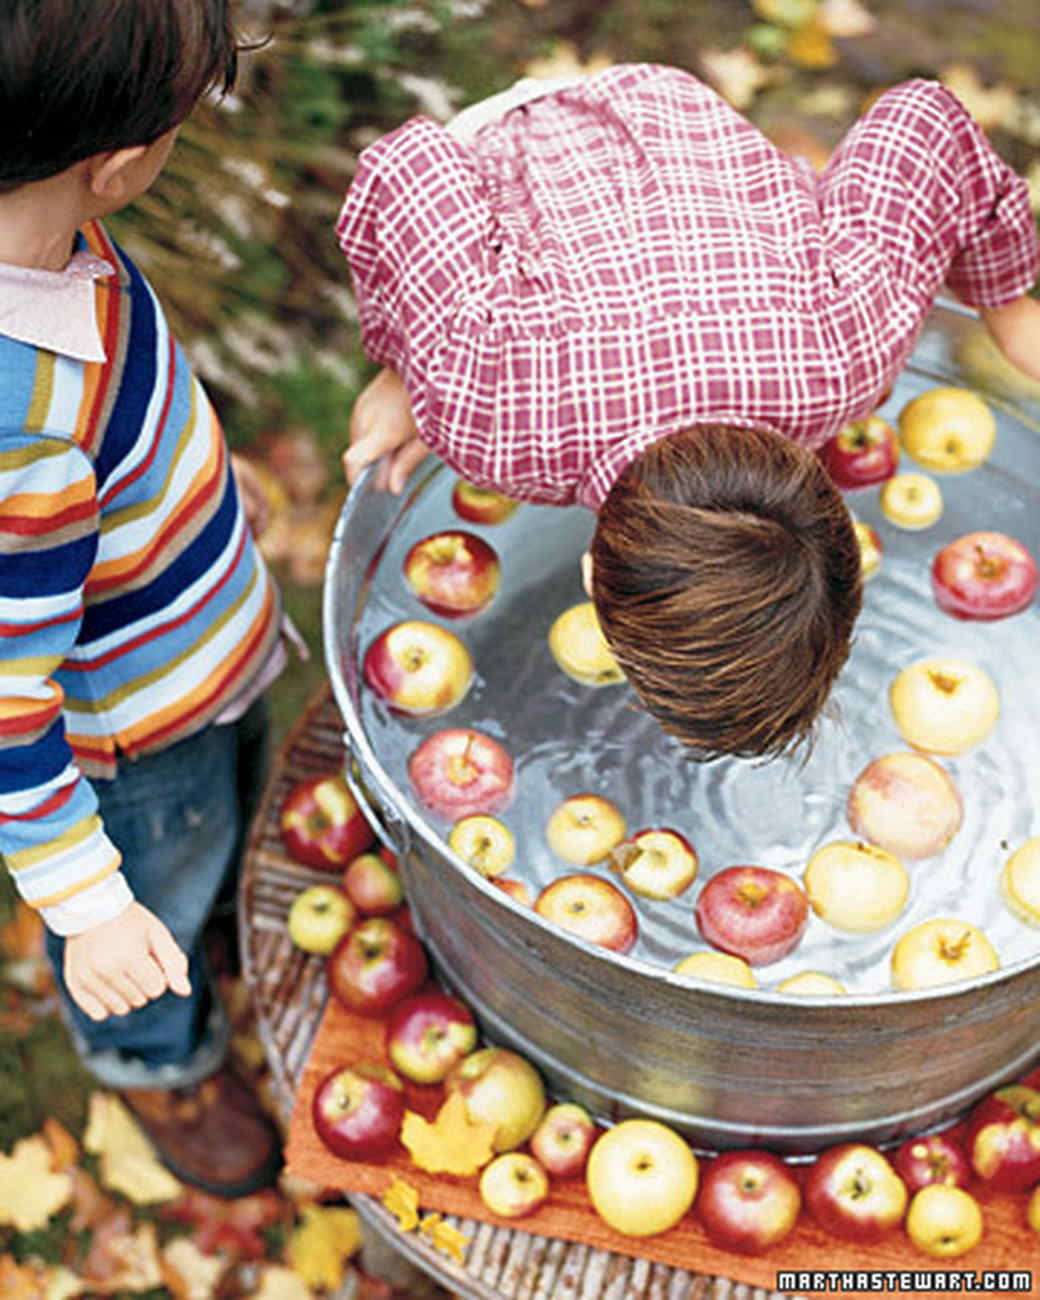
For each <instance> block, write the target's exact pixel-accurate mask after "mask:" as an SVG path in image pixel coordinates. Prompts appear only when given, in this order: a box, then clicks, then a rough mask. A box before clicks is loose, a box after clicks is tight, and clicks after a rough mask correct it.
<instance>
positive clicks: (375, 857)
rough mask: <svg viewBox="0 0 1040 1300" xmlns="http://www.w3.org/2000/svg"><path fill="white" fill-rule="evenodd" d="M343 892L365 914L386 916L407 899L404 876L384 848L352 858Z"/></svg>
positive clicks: (348, 865) (344, 874) (345, 871)
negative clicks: (399, 872) (390, 860)
mask: <svg viewBox="0 0 1040 1300" xmlns="http://www.w3.org/2000/svg"><path fill="white" fill-rule="evenodd" d="M343 892H344V893H345V894H346V896H347V897H348V898H349V899H350V901H351V902H352V903H353V904H354V906H355V908H356V909H357V910H358V911H359V912H360V913H361V914H362V916H386V915H388V914H389V913H390V912H394V911H396V910H397V908H399V907H400V906H401V904H402V903H403V902H404V887H403V886H402V884H401V877H400V876H399V875H398V874H397V869H396V866H391V865H390V863H389V862H388V861H387V860H386V857H385V856H384V855H383V853H382V852H379V853H359V854H358V856H357V857H356V858H351V860H350V861H349V862H348V863H347V865H346V867H345V868H344V870H343Z"/></svg>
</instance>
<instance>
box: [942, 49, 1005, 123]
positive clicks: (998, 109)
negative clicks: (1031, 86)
mask: <svg viewBox="0 0 1040 1300" xmlns="http://www.w3.org/2000/svg"><path fill="white" fill-rule="evenodd" d="M939 79H940V81H942V83H943V85H944V86H945V87H946V89H947V90H950V91H952V92H953V94H955V95H956V96H957V98H958V99H959V100H960V101H961V103H962V104H963V105H964V107H965V108H966V109H967V110H968V112H969V113H970V114H971V115H972V117H973V118H974V119H975V121H976V122H978V124H979V126H981V127H982V129H983V130H984V131H992V130H993V129H994V128H995V127H998V126H1003V125H1004V123H1005V122H1006V121H1009V120H1011V119H1013V118H1014V117H1015V116H1016V115H1017V112H1018V95H1017V94H1016V92H1015V91H1014V89H1013V88H1012V87H1011V86H1009V85H1007V83H1006V82H1003V81H1002V82H999V83H998V84H997V85H996V86H993V87H991V88H990V89H987V88H986V87H985V86H983V84H982V82H981V81H980V80H979V77H978V73H977V72H976V71H975V69H974V68H973V67H972V66H971V64H969V63H951V64H949V65H948V66H947V67H945V68H943V69H942V71H941V72H940V73H939Z"/></svg>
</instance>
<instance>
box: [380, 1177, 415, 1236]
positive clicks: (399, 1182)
mask: <svg viewBox="0 0 1040 1300" xmlns="http://www.w3.org/2000/svg"><path fill="white" fill-rule="evenodd" d="M383 1205H384V1206H385V1208H386V1209H388V1210H389V1211H390V1213H391V1214H392V1215H393V1216H394V1218H395V1219H396V1220H397V1226H398V1227H399V1228H400V1229H401V1231H402V1232H411V1230H412V1229H413V1228H415V1227H417V1226H418V1224H419V1192H418V1189H417V1188H415V1187H413V1186H412V1185H411V1183H406V1182H405V1180H404V1179H403V1178H398V1176H397V1175H396V1174H391V1175H390V1186H389V1187H388V1188H387V1189H386V1191H385V1192H384V1193H383Z"/></svg>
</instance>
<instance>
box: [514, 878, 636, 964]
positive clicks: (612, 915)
mask: <svg viewBox="0 0 1040 1300" xmlns="http://www.w3.org/2000/svg"><path fill="white" fill-rule="evenodd" d="M534 910H535V911H536V912H537V913H538V914H539V916H544V917H545V918H546V920H549V921H553V922H554V923H555V924H556V925H558V926H559V927H560V928H561V929H562V930H566V931H567V932H568V933H569V934H573V935H574V936H575V937H576V938H579V939H584V940H585V942H586V943H595V944H599V946H600V947H602V948H610V949H611V950H612V951H614V952H628V950H629V949H630V948H631V947H632V945H633V944H634V943H635V941H636V939H637V938H638V935H639V923H638V921H637V920H636V914H635V911H634V909H633V907H632V904H631V903H630V902H629V901H628V899H627V898H626V897H625V895H624V894H623V893H622V892H621V890H620V889H618V888H617V886H616V885H612V884H611V883H610V881H609V880H604V879H603V878H602V876H594V875H592V874H590V873H586V872H576V873H574V874H573V875H569V876H560V877H559V878H558V879H556V880H554V881H552V882H551V883H550V884H548V885H546V886H545V888H544V889H543V890H542V892H541V893H540V894H539V895H538V897H537V898H536V899H535V900H534Z"/></svg>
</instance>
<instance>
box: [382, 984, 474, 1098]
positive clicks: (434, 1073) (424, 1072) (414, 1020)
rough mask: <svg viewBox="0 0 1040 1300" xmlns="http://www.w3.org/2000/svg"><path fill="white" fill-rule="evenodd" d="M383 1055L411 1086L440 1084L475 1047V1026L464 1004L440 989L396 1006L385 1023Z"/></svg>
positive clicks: (407, 999) (418, 994)
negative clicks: (412, 1084)
mask: <svg viewBox="0 0 1040 1300" xmlns="http://www.w3.org/2000/svg"><path fill="white" fill-rule="evenodd" d="M385 1044H386V1054H387V1056H388V1057H389V1058H390V1063H391V1065H393V1067H394V1068H395V1069H396V1070H397V1071H398V1072H399V1073H400V1074H403V1075H404V1077H405V1078H406V1079H411V1080H412V1082H413V1083H441V1082H442V1081H443V1080H444V1079H445V1078H446V1077H447V1075H448V1074H449V1073H450V1072H451V1071H452V1070H453V1069H454V1068H455V1066H456V1065H458V1063H459V1061H461V1060H462V1058H463V1057H464V1056H468V1055H469V1054H470V1052H472V1051H473V1050H474V1049H475V1048H476V1046H477V1026H476V1022H475V1021H474V1019H473V1013H472V1012H471V1011H470V1009H469V1007H467V1006H466V1005H465V1003H464V1002H460V1001H459V999H458V998H456V997H452V995H451V994H450V993H443V992H442V991H441V990H440V989H434V990H431V991H430V992H428V993H416V994H413V995H412V996H411V997H408V998H405V999H404V1000H403V1001H401V1002H398V1003H397V1005H396V1006H395V1007H394V1008H393V1010H392V1011H391V1012H390V1019H389V1020H388V1021H387V1022H386V1033H385Z"/></svg>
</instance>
